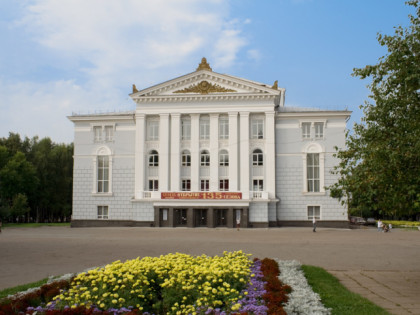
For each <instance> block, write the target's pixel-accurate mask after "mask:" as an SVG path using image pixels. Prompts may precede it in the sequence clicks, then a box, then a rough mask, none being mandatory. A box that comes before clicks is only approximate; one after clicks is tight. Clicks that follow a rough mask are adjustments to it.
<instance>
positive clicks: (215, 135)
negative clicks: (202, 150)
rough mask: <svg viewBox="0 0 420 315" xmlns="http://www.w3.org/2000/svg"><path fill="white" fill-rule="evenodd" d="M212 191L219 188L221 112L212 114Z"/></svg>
mask: <svg viewBox="0 0 420 315" xmlns="http://www.w3.org/2000/svg"><path fill="white" fill-rule="evenodd" d="M209 149H210V187H209V189H210V191H217V190H218V189H219V114H210V148H209Z"/></svg>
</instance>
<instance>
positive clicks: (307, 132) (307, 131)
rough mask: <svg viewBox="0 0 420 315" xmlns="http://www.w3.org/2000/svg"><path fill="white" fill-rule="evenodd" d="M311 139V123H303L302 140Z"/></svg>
mask: <svg viewBox="0 0 420 315" xmlns="http://www.w3.org/2000/svg"><path fill="white" fill-rule="evenodd" d="M310 138H311V123H309V122H305V123H302V139H310Z"/></svg>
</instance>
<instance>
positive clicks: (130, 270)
mask: <svg viewBox="0 0 420 315" xmlns="http://www.w3.org/2000/svg"><path fill="white" fill-rule="evenodd" d="M278 274H279V272H278V265H277V263H276V262H275V261H273V260H270V259H264V260H262V261H259V260H256V261H254V263H252V262H251V261H250V260H249V255H247V254H244V253H242V252H241V251H239V252H233V253H228V252H225V253H224V254H223V256H221V257H218V256H215V257H208V256H205V255H202V256H198V257H192V256H189V255H184V254H169V255H166V256H161V257H158V258H152V257H145V258H143V259H139V258H137V259H134V260H128V261H126V262H125V263H122V262H120V261H116V262H114V263H112V264H109V265H107V266H105V267H103V268H96V269H92V270H89V271H88V272H84V273H81V274H79V275H77V277H75V278H74V279H73V280H72V281H71V283H70V285H69V286H68V287H66V285H64V286H63V288H62V290H61V291H60V293H59V294H57V292H55V294H57V295H56V296H55V297H54V298H52V300H51V302H49V303H48V304H47V305H45V303H46V302H48V298H44V299H38V300H37V299H35V300H34V299H33V298H32V299H31V298H29V299H28V298H26V297H19V298H16V299H11V301H9V303H3V305H0V314H2V311H3V312H4V314H10V313H8V312H7V311H13V312H14V313H19V311H22V310H23V311H25V310H26V313H27V314H35V313H36V314H47V315H49V314H101V313H102V314H285V313H284V311H283V309H282V304H284V303H285V302H286V301H287V297H286V292H289V291H290V287H287V286H282V284H281V283H280V282H279V280H278ZM276 280H277V281H276ZM41 289H42V288H41ZM41 291H42V290H41ZM44 291H45V290H44ZM31 294H32V295H33V296H34V295H35V294H34V293H31ZM55 294H50V295H49V298H51V297H52V295H55ZM22 301H26V302H25V303H26V304H25V303H22ZM28 306H32V307H29V308H27V309H26V307H28Z"/></svg>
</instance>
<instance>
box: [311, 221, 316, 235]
mask: <svg viewBox="0 0 420 315" xmlns="http://www.w3.org/2000/svg"><path fill="white" fill-rule="evenodd" d="M312 226H313V230H312V231H313V232H316V219H315V217H313V218H312Z"/></svg>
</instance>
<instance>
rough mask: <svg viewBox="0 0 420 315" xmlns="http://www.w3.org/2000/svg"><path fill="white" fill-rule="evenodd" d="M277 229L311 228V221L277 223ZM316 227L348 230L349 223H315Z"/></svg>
mask: <svg viewBox="0 0 420 315" xmlns="http://www.w3.org/2000/svg"><path fill="white" fill-rule="evenodd" d="M277 226H278V227H292V226H295V227H312V221H277ZM316 226H317V227H319V228H339V229H349V228H350V223H349V221H317V222H316Z"/></svg>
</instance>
